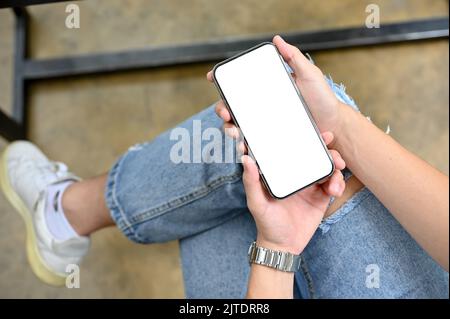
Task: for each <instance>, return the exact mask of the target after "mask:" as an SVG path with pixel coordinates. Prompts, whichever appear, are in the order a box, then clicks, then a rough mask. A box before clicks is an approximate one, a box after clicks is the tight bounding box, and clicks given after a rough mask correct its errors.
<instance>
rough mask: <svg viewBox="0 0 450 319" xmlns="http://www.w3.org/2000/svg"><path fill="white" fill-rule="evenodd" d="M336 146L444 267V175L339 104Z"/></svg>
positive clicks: (446, 221)
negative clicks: (338, 127) (339, 112)
mask: <svg viewBox="0 0 450 319" xmlns="http://www.w3.org/2000/svg"><path fill="white" fill-rule="evenodd" d="M342 119H343V120H342V123H341V125H340V129H339V131H338V132H336V135H337V139H336V142H335V148H336V149H337V150H338V151H339V152H340V153H341V155H342V156H343V158H344V160H345V161H346V163H347V166H348V167H349V168H350V170H351V171H352V172H353V173H354V174H355V175H356V176H357V177H358V179H359V180H361V182H362V183H363V184H364V185H366V186H367V187H368V188H369V189H370V190H371V191H372V192H373V193H374V194H375V196H377V198H378V199H379V200H380V201H381V202H382V203H383V204H384V205H385V206H386V207H387V208H388V209H389V210H390V211H391V213H392V214H393V215H394V217H395V218H396V219H397V220H398V221H399V222H400V224H401V225H402V226H403V227H404V228H405V229H406V230H407V231H408V232H409V233H410V234H411V236H412V237H413V238H414V239H415V240H416V241H417V242H418V243H419V244H420V245H421V246H422V247H423V248H424V249H425V250H426V251H427V252H428V253H429V254H430V255H431V256H432V257H433V258H434V259H435V260H436V261H437V262H438V263H439V264H441V265H442V266H443V267H444V268H445V269H447V270H448V258H449V257H448V249H449V243H448V240H449V231H448V224H449V219H448V218H449V215H448V210H449V199H448V191H449V181H448V177H447V176H445V175H444V174H442V173H441V172H439V171H438V170H436V169H435V168H433V167H432V166H430V165H429V164H427V163H426V162H425V161H423V160H421V159H420V158H418V157H417V156H415V155H413V154H412V153H410V152H409V151H407V150H406V149H404V148H403V147H402V146H401V145H400V144H398V143H397V142H396V141H394V140H393V139H392V138H391V137H390V136H388V135H387V134H385V133H384V132H382V131H381V130H379V129H378V128H377V127H376V126H375V125H373V124H372V123H370V122H369V121H368V120H367V119H366V118H364V117H363V116H362V115H361V114H359V113H357V112H355V111H353V110H351V109H350V108H348V107H345V106H343V107H342Z"/></svg>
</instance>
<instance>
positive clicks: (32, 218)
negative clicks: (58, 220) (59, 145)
mask: <svg viewBox="0 0 450 319" xmlns="http://www.w3.org/2000/svg"><path fill="white" fill-rule="evenodd" d="M66 180H77V181H78V180H80V179H79V178H78V177H76V176H75V175H73V174H71V173H70V172H68V170H67V167H66V166H65V165H64V164H62V163H57V162H52V161H50V160H49V159H48V158H47V157H46V156H45V155H44V154H43V153H42V152H41V151H40V150H39V149H38V148H37V147H36V146H35V145H33V144H32V143H30V142H26V141H17V142H14V143H12V144H10V145H9V146H8V147H7V148H6V149H5V151H4V152H3V154H2V156H1V159H0V185H1V188H2V189H3V192H4V194H5V196H6V198H7V199H8V200H9V201H10V203H11V204H12V206H14V208H15V209H16V210H17V211H18V212H19V214H20V215H21V216H22V218H23V220H24V221H25V226H26V232H27V237H26V249H27V256H28V261H29V263H30V265H31V269H32V270H33V272H34V273H35V274H36V276H37V277H38V278H39V279H41V280H42V281H44V282H45V283H47V284H50V285H54V286H62V285H64V284H65V281H66V276H67V275H68V273H66V267H67V266H68V265H69V264H77V265H79V263H80V262H81V259H82V258H83V256H84V255H85V254H86V253H87V251H88V249H89V244H90V240H89V237H81V236H80V237H76V238H71V239H69V240H65V241H61V240H58V239H56V238H55V237H54V236H53V235H52V234H51V233H50V231H49V230H48V228H47V224H46V221H45V211H44V210H45V201H46V198H47V196H46V189H47V187H48V186H49V185H51V184H54V183H57V182H61V181H66Z"/></svg>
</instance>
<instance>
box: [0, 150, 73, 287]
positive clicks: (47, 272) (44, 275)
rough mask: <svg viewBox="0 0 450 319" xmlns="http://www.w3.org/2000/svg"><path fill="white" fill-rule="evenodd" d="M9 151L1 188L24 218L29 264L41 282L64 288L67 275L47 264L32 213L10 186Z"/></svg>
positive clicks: (2, 161) (3, 164) (0, 171)
mask: <svg viewBox="0 0 450 319" xmlns="http://www.w3.org/2000/svg"><path fill="white" fill-rule="evenodd" d="M8 149H9V146H7V147H6V149H5V150H4V151H3V154H2V155H1V158H0V166H1V167H0V187H1V189H2V190H3V193H4V194H5V196H6V198H7V199H8V201H9V202H10V203H11V205H12V206H13V207H14V208H15V209H16V211H17V212H18V213H19V215H20V216H22V219H23V221H24V223H25V227H26V250H27V257H28V262H29V264H30V266H31V269H32V270H33V272H34V274H35V275H36V276H37V277H38V278H39V279H40V280H42V281H43V282H45V283H46V284H49V285H52V286H64V285H65V283H66V275H63V274H60V273H57V272H55V271H53V270H51V269H50V268H49V267H48V266H47V265H46V264H45V262H44V260H43V258H42V257H41V255H40V253H39V249H38V246H37V239H36V233H35V231H34V227H33V221H32V217H31V213H30V211H29V210H28V208H27V206H26V205H25V203H24V202H23V201H22V199H21V198H20V197H19V195H18V194H17V193H16V192H15V191H14V189H13V188H12V186H11V184H10V181H9V177H8V170H7V162H6V158H7V153H8Z"/></svg>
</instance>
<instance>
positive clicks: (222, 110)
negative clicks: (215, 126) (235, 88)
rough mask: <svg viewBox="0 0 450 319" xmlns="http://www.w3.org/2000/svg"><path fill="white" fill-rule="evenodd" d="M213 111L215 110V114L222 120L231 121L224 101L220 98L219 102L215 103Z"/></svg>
mask: <svg viewBox="0 0 450 319" xmlns="http://www.w3.org/2000/svg"><path fill="white" fill-rule="evenodd" d="M215 111H216V114H217V115H218V116H219V117H220V118H222V120H224V122H230V121H231V115H230V112H229V111H228V109H227V107H226V106H225V103H224V102H223V100H220V101H219V102H217V103H216V108H215Z"/></svg>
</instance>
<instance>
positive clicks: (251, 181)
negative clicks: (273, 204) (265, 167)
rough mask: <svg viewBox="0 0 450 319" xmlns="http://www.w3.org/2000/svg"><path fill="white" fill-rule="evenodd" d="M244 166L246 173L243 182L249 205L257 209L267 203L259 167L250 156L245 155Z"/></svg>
mask: <svg viewBox="0 0 450 319" xmlns="http://www.w3.org/2000/svg"><path fill="white" fill-rule="evenodd" d="M241 160H242V165H243V166H244V173H243V175H242V181H243V183H244V188H245V194H246V195H247V205H249V206H253V207H255V206H256V205H260V204H263V203H264V202H265V201H267V197H266V196H267V195H266V193H265V189H264V187H263V185H262V184H261V181H260V176H259V172H258V167H257V166H256V163H255V162H254V161H253V159H252V158H251V157H250V156H248V155H243V156H242V158H241Z"/></svg>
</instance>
